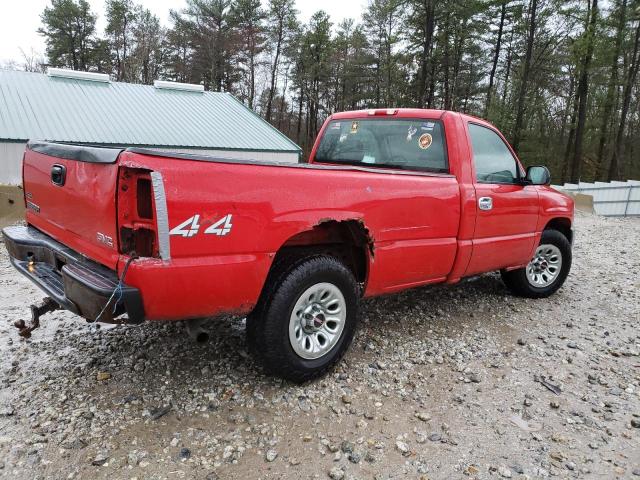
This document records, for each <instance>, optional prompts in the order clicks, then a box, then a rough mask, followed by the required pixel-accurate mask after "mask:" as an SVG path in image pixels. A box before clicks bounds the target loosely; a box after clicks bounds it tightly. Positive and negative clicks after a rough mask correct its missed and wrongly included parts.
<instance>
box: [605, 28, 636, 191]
mask: <svg viewBox="0 0 640 480" xmlns="http://www.w3.org/2000/svg"><path fill="white" fill-rule="evenodd" d="M639 46H640V20H639V21H638V25H637V26H636V33H635V41H634V45H633V54H632V55H631V64H630V65H629V72H628V74H627V79H626V82H625V85H624V93H623V95H622V111H621V112H620V124H619V126H618V133H617V134H616V142H615V145H614V148H613V155H612V156H611V164H610V165H609V176H608V180H609V181H612V180H619V179H620V178H621V175H620V173H621V171H620V166H621V165H620V163H621V160H622V158H621V157H622V143H623V141H624V130H625V125H626V123H627V115H628V114H629V107H630V106H631V93H632V90H633V87H634V86H636V77H637V76H638V64H639V63H640V58H638V48H639Z"/></svg>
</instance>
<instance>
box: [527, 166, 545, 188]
mask: <svg viewBox="0 0 640 480" xmlns="http://www.w3.org/2000/svg"><path fill="white" fill-rule="evenodd" d="M525 181H526V182H527V183H528V184H529V185H549V184H550V183H551V174H550V173H549V169H548V168H547V167H543V166H536V167H529V168H527V175H526V176H525Z"/></svg>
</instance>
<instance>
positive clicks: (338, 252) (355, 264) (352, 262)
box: [272, 219, 373, 283]
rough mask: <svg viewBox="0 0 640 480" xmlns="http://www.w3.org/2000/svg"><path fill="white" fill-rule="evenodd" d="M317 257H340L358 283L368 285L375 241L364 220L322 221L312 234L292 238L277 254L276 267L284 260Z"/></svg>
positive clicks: (305, 233)
mask: <svg viewBox="0 0 640 480" xmlns="http://www.w3.org/2000/svg"><path fill="white" fill-rule="evenodd" d="M313 254H325V255H331V256H333V257H336V258H337V259H339V260H340V261H341V262H343V263H344V264H345V265H346V266H347V267H348V268H349V269H350V270H351V272H352V273H353V275H354V277H355V279H356V281H357V282H358V283H365V282H366V281H367V275H368V273H369V256H371V257H373V238H371V236H370V235H369V230H368V229H367V227H366V226H365V225H364V222H362V221H361V220H355V219H354V220H342V221H339V220H333V219H326V220H321V221H320V222H318V223H317V224H316V225H314V226H313V228H312V229H311V230H306V231H304V232H300V233H298V234H296V235H294V236H293V237H291V238H289V239H288V240H287V241H286V242H285V243H284V244H283V245H282V247H280V249H279V250H278V252H277V253H276V257H275V259H274V261H273V264H272V265H277V264H278V263H279V260H280V259H281V258H283V257H287V256H291V257H293V258H299V257H300V256H306V255H313Z"/></svg>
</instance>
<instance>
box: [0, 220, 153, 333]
mask: <svg viewBox="0 0 640 480" xmlns="http://www.w3.org/2000/svg"><path fill="white" fill-rule="evenodd" d="M2 234H3V237H4V243H5V245H6V248H7V251H8V252H9V256H10V259H11V263H12V264H13V266H14V267H15V268H16V269H17V270H18V271H19V272H20V273H22V274H23V275H24V276H26V277H27V278H28V279H29V280H31V281H32V282H33V283H35V284H36V285H37V286H38V287H40V288H41V289H42V290H43V291H44V292H45V293H46V294H47V295H48V296H49V297H51V298H52V299H53V300H55V301H56V302H57V303H58V304H59V305H60V306H61V307H63V308H65V309H67V310H70V311H71V312H73V313H76V314H78V315H80V316H82V317H84V318H86V319H87V320H89V321H96V320H97V319H98V317H100V318H99V321H101V322H118V323H119V320H116V318H117V317H119V316H121V315H123V314H125V313H126V314H127V317H128V319H127V320H126V323H141V322H143V321H144V319H145V314H144V307H143V304H142V297H141V295H140V291H139V290H138V289H137V288H134V287H130V286H128V285H126V284H123V285H122V289H121V294H120V293H118V294H116V295H115V296H114V299H113V300H112V302H111V303H110V305H109V306H108V307H107V308H105V306H106V305H107V302H108V301H109V299H110V298H111V296H112V294H113V292H114V290H115V289H116V287H117V285H118V276H117V274H116V272H115V271H113V270H110V269H108V268H106V267H104V266H102V265H100V264H98V263H96V262H93V261H91V260H89V259H87V258H85V257H83V256H82V255H80V254H79V253H78V252H76V251H74V250H72V249H70V248H68V247H66V246H65V245H63V244H61V243H60V242H58V241H56V240H54V239H53V238H51V237H50V236H48V235H46V234H44V233H42V232H41V231H40V230H37V229H36V228H34V227H31V226H13V227H7V228H5V229H4V230H3V231H2ZM116 299H117V300H116Z"/></svg>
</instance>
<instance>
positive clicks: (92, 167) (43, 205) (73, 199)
mask: <svg viewBox="0 0 640 480" xmlns="http://www.w3.org/2000/svg"><path fill="white" fill-rule="evenodd" d="M120 152H121V150H120V149H113V148H95V147H85V146H76V145H61V144H52V143H38V142H30V143H29V144H28V145H27V150H26V152H25V157H24V165H23V168H24V169H23V183H24V192H25V200H26V206H27V217H26V218H27V222H28V223H29V224H31V225H33V226H34V227H36V228H38V229H39V230H41V231H43V232H45V233H47V234H49V235H50V236H51V237H53V238H55V239H56V240H58V241H59V242H61V243H63V244H65V245H67V246H68V247H70V248H72V249H74V250H77V251H78V252H81V253H82V254H84V255H86V256H87V257H89V258H91V259H93V260H95V261H97V262H99V263H102V264H103V265H106V266H108V267H110V268H114V267H115V265H116V263H117V260H118V245H117V238H118V237H117V214H116V188H117V181H118V164H117V159H118V155H119V154H120Z"/></svg>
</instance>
